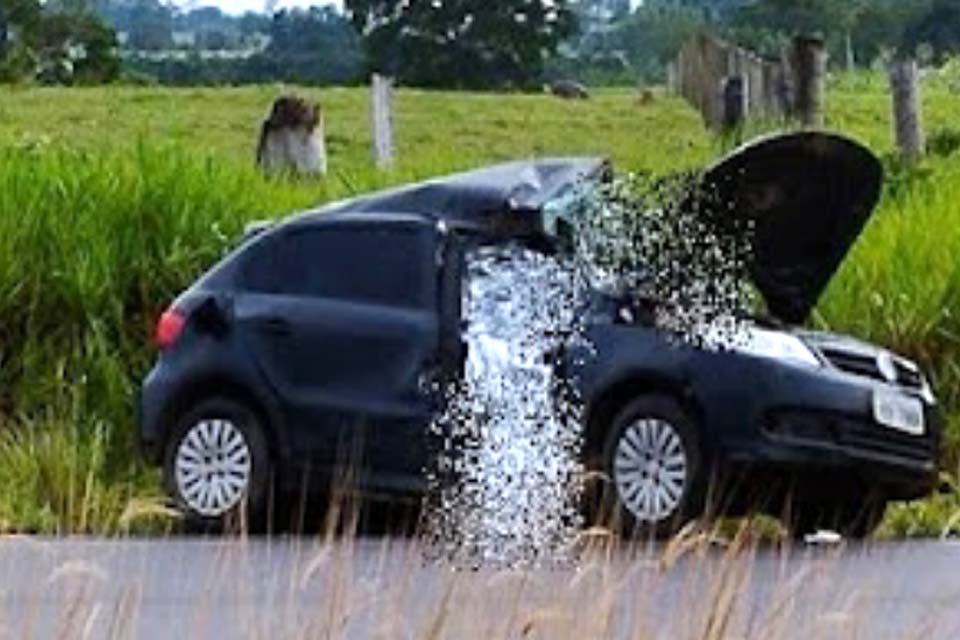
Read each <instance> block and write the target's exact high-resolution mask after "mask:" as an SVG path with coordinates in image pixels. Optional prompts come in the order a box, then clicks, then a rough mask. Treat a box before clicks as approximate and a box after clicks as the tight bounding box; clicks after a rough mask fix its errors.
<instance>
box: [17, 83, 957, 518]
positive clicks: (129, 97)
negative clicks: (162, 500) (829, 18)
mask: <svg viewBox="0 0 960 640" xmlns="http://www.w3.org/2000/svg"><path fill="white" fill-rule="evenodd" d="M273 94H274V90H273V89H270V88H261V89H255V90H223V91H214V90H203V91H180V92H176V91H165V90H142V91H130V90H125V91H118V90H112V89H111V90H91V91H83V90H74V91H70V90H37V91H27V92H23V93H17V94H13V93H11V94H9V95H7V96H6V97H7V98H9V100H8V101H7V102H6V103H5V104H4V105H3V106H2V107H0V111H2V114H3V115H4V116H5V118H4V119H3V121H0V483H2V484H3V486H4V487H6V488H5V490H4V492H3V493H2V494H0V524H3V525H4V526H6V527H8V528H16V529H36V530H44V531H75V530H81V531H98V530H107V531H115V530H119V529H122V528H123V527H124V526H128V525H129V522H128V520H129V516H130V513H131V512H130V511H128V512H127V516H128V518H127V521H123V522H122V521H121V520H122V518H121V516H122V515H123V514H124V510H125V509H126V506H127V504H126V503H129V502H130V500H132V499H141V498H142V499H143V500H146V501H147V502H140V503H134V504H135V507H136V505H140V506H142V505H144V504H148V503H149V501H150V500H153V499H155V498H156V497H157V493H158V490H157V486H158V485H157V482H156V477H155V475H154V474H152V473H151V472H149V471H147V470H145V469H143V468H142V467H141V466H140V465H139V463H138V462H137V457H136V455H134V429H135V426H134V402H135V390H136V387H137V385H138V384H139V381H140V379H141V378H142V376H143V374H144V373H145V371H146V369H147V367H148V366H149V363H150V361H151V359H152V357H153V353H152V350H151V348H150V346H149V338H150V334H151V330H152V326H153V322H154V319H155V318H156V316H157V314H158V312H159V311H160V310H161V309H162V308H163V307H164V306H165V305H166V304H167V303H168V302H169V301H170V300H171V299H172V298H173V297H174V296H175V295H176V294H177V293H179V292H180V291H181V290H182V289H183V288H184V287H185V286H187V285H188V284H189V283H190V282H192V281H193V280H194V279H195V278H196V277H197V276H198V275H199V274H200V273H202V272H203V271H204V270H205V269H206V268H207V267H208V266H209V265H210V264H212V263H213V262H214V261H215V260H216V259H217V258H218V257H219V256H220V255H221V254H222V253H223V252H224V251H225V250H226V249H227V248H228V247H230V246H231V245H232V244H233V243H234V242H235V240H236V238H237V237H238V235H239V234H240V232H241V229H242V228H243V226H244V225H245V223H246V222H249V221H251V220H256V219H262V218H265V217H273V216H277V215H282V214H285V213H287V212H290V211H293V210H296V209H300V208H303V207H307V206H310V205H313V204H318V203H321V202H324V201H327V200H330V199H333V198H337V197H341V196H346V195H350V194H352V193H355V192H362V191H367V190H370V189H373V188H376V187H379V186H383V185H385V184H388V183H396V182H402V181H406V180H409V179H414V178H421V177H425V176H428V175H432V174H437V173H442V172H445V171H449V170H453V169H457V168H462V167H465V166H470V165H475V164H480V163H482V162H485V161H492V160H497V159H502V158H504V157H524V156H530V155H546V154H551V153H575V152H581V153H598V152H604V151H606V152H607V153H609V154H610V155H612V156H614V157H615V158H616V159H617V160H618V161H619V163H620V166H621V167H622V168H624V169H645V170H653V171H667V170H670V169H678V168H684V167H688V166H691V165H696V164H699V163H702V162H703V161H705V160H706V159H707V158H709V157H711V156H712V155H714V154H715V153H716V151H717V149H718V148H719V145H718V144H717V143H716V142H714V141H712V140H711V139H710V138H709V136H707V135H706V133H705V132H704V131H703V130H702V128H701V127H700V126H699V123H698V120H697V117H696V116H695V115H694V114H693V112H692V111H691V110H689V109H687V108H686V107H684V106H683V105H681V104H680V103H679V102H678V101H676V100H673V99H660V100H659V101H658V102H657V103H656V104H654V105H653V106H647V107H637V106H636V105H635V104H634V103H633V101H632V99H631V97H630V96H629V95H628V94H626V93H619V94H618V93H609V94H606V93H605V94H601V96H600V98H599V99H598V100H596V101H594V102H593V103H592V104H587V105H584V104H577V105H570V104H566V103H559V102H557V101H553V100H550V99H548V98H542V97H537V96H517V97H505V96H484V95H456V94H432V93H424V92H410V93H401V96H400V100H399V108H400V112H399V114H398V121H399V126H400V157H401V163H400V166H399V167H398V168H397V170H396V171H394V172H393V173H389V174H379V173H377V172H375V171H373V170H372V169H371V168H370V167H369V159H368V156H369V149H368V144H369V140H368V139H367V136H366V133H365V132H366V115H365V107H364V105H363V94H362V92H359V91H343V90H336V91H331V92H329V93H328V94H325V96H324V102H325V105H326V106H327V107H328V118H329V120H330V122H331V130H330V132H329V133H330V143H331V152H332V154H333V158H332V164H333V167H334V169H335V171H334V174H333V175H331V177H330V178H328V179H327V180H325V181H319V182H297V181H285V180H279V181H271V180H265V179H263V178H262V177H261V176H259V175H257V174H256V173H255V172H254V170H253V169H252V168H251V167H250V166H249V162H248V158H247V157H246V153H247V151H248V149H247V147H248V146H249V144H248V143H249V141H250V140H252V134H253V130H255V126H253V125H255V122H256V118H257V116H258V114H259V113H261V111H262V110H263V109H265V106H266V104H268V103H269V99H270V98H271V97H272V95H273ZM884 99H885V98H884V96H883V95H882V94H877V95H873V96H867V98H864V97H863V96H861V95H859V94H853V93H841V94H838V95H836V96H835V102H836V105H837V106H836V108H835V111H833V112H832V113H834V114H835V115H834V116H833V119H834V123H833V124H834V125H835V126H837V127H839V128H841V129H843V130H847V131H850V132H852V133H854V134H855V135H857V136H858V137H861V138H864V139H866V140H868V141H873V142H872V144H874V146H875V148H878V149H879V151H881V152H882V153H885V152H886V149H887V148H888V147H886V146H884V145H885V144H886V143H882V142H879V140H881V132H880V128H879V125H878V124H877V122H878V121H879V122H881V123H883V124H885V121H883V120H882V118H880V116H878V113H879V114H882V113H883V111H881V109H882V107H883V105H884V104H885V103H884ZM936 104H937V110H936V111H935V114H936V118H937V119H938V122H939V121H940V119H943V120H944V122H946V119H945V118H944V116H942V114H953V115H955V116H960V109H954V110H953V111H951V110H950V109H949V108H948V107H946V106H944V105H943V104H941V102H940V101H938V102H936ZM67 116H70V117H67ZM212 116H215V117H216V118H217V119H218V121H219V123H220V125H219V126H216V127H211V126H210V122H209V121H210V120H211V118H212ZM77 118H80V122H81V124H83V123H86V125H87V126H88V127H89V128H90V129H91V130H87V129H85V128H84V127H83V126H78V125H77ZM83 118H85V120H84V119H83ZM944 126H947V125H946V124H945V125H944ZM351 127H353V129H351ZM154 129H157V130H159V131H161V132H162V133H163V136H160V135H158V134H157V133H156V131H154ZM118 132H119V133H118ZM121 134H122V135H121ZM168 134H169V135H168ZM161 137H162V138H164V139H160V138H161ZM241 153H243V154H244V155H243V156H241V155H240V154H241ZM888 165H889V168H890V171H889V174H890V177H889V180H888V184H887V186H886V189H885V195H884V199H883V202H882V204H881V207H880V209H879V211H878V213H877V215H876V216H875V219H874V221H873V222H872V223H871V225H870V227H869V228H868V230H867V232H866V233H865V235H864V237H863V239H862V241H861V242H860V243H859V244H858V245H857V247H856V249H855V250H854V252H853V255H852V257H851V259H850V260H849V261H848V263H847V264H846V265H845V266H844V267H843V269H842V270H841V272H840V274H839V275H838V277H837V278H836V280H835V282H834V283H833V284H832V286H831V288H830V290H829V292H828V293H827V295H826V297H825V298H824V300H823V301H822V304H821V305H820V308H819V310H818V316H817V321H818V322H819V323H820V324H822V325H825V326H828V327H830V328H833V329H837V330H841V331H847V332H850V333H854V334H856V335H859V336H862V337H864V338H867V339H871V340H875V341H877V342H880V343H882V344H886V345H889V346H891V347H893V348H896V349H898V350H900V351H903V352H905V353H907V354H908V355H911V356H913V357H916V358H917V359H918V360H920V361H921V362H923V363H924V365H925V366H926V367H928V368H929V369H930V370H931V371H932V372H933V373H934V374H935V376H936V381H937V383H938V385H937V386H938V389H939V391H940V393H941V396H942V398H943V400H944V406H945V407H946V409H947V410H948V413H950V415H951V416H953V417H952V418H951V420H952V422H951V424H952V425H953V426H952V427H951V430H950V434H951V441H952V442H953V443H954V444H953V447H952V450H953V451H954V452H955V451H957V450H958V448H960V447H958V444H957V439H958V438H960V422H958V421H957V419H956V417H955V416H956V415H957V408H958V406H960V391H958V390H960V260H958V256H960V156H958V155H956V154H954V155H949V154H947V155H944V156H938V157H933V158H932V159H930V160H929V161H928V162H926V163H925V164H924V165H922V166H921V167H919V168H913V169H905V168H899V167H897V166H896V164H895V163H894V162H892V161H888ZM71 452H73V453H71ZM955 458H956V456H952V459H955ZM71 461H73V462H71ZM80 462H82V464H80ZM951 464H955V463H953V462H951ZM64 483H66V484H64ZM87 486H90V487H92V488H91V489H90V492H89V493H84V491H85V489H84V490H81V489H80V487H87ZM64 487H68V488H69V487H72V488H71V489H69V490H68V489H64ZM64 492H66V493H64ZM950 504H952V503H950ZM950 504H948V505H947V506H942V507H937V511H936V513H937V516H936V518H935V519H936V520H937V521H938V523H939V524H944V523H945V522H946V521H947V520H949V519H950V516H951V515H952V513H953V512H954V511H956V509H954V508H953V506H950ZM136 510H137V509H136V508H134V511H136ZM146 512H150V509H149V508H146ZM902 513H903V512H901V515H902ZM908 515H909V514H908ZM908 515H903V516H902V517H903V518H908ZM146 519H147V520H148V521H149V520H150V518H149V517H148V518H146ZM958 528H960V527H958ZM908 529H909V527H900V528H899V529H897V531H904V530H908ZM921 529H922V532H923V533H929V532H931V529H932V527H928V526H924V527H921V528H919V529H917V531H919V530H921Z"/></svg>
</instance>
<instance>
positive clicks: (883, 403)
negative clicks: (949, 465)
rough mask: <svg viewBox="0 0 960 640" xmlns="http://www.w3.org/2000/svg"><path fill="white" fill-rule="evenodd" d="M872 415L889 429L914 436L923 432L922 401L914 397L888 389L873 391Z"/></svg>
mask: <svg viewBox="0 0 960 640" xmlns="http://www.w3.org/2000/svg"><path fill="white" fill-rule="evenodd" d="M873 417H874V419H876V421H877V422H879V423H880V424H882V425H883V426H885V427H889V428H890V429H896V430H897V431H903V432H904V433H909V434H911V435H914V436H922V435H923V432H924V419H923V403H922V402H921V401H920V400H918V399H916V398H910V397H907V396H904V395H901V394H899V393H892V392H889V391H879V390H878V391H875V392H874V393H873Z"/></svg>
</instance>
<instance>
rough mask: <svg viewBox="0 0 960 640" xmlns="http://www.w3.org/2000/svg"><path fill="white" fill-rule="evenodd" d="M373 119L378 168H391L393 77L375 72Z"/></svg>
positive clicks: (372, 97)
mask: <svg viewBox="0 0 960 640" xmlns="http://www.w3.org/2000/svg"><path fill="white" fill-rule="evenodd" d="M370 112H371V114H372V119H373V157H374V161H375V163H376V165H377V168H378V169H389V168H390V167H392V166H393V161H394V144H393V79H392V78H387V77H385V76H382V75H380V74H378V73H375V74H373V78H372V81H371V109H370Z"/></svg>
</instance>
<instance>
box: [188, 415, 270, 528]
mask: <svg viewBox="0 0 960 640" xmlns="http://www.w3.org/2000/svg"><path fill="white" fill-rule="evenodd" d="M174 464H175V473H176V482H177V490H178V492H179V494H180V496H181V498H182V499H183V501H184V502H185V503H186V505H187V506H188V507H190V509H192V510H193V511H195V512H197V513H198V514H200V515H202V516H206V517H218V516H222V515H224V514H226V513H228V512H229V511H230V510H232V509H234V508H235V507H236V506H237V505H238V504H240V502H241V501H242V500H243V498H244V497H245V496H246V494H247V489H248V486H249V484H250V474H251V470H252V462H251V455H250V448H249V446H248V445H247V441H246V438H244V436H243V433H242V432H241V431H240V430H239V429H238V428H237V427H236V425H235V424H234V423H233V422H232V421H230V420H224V419H210V420H201V421H199V422H198V423H197V424H195V425H194V426H193V427H192V428H191V429H190V430H189V431H188V432H187V434H186V435H185V436H184V437H183V440H181V441H180V446H179V447H178V448H177V455H176V459H175V461H174Z"/></svg>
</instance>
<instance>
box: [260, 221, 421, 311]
mask: <svg viewBox="0 0 960 640" xmlns="http://www.w3.org/2000/svg"><path fill="white" fill-rule="evenodd" d="M430 244H431V243H429V242H428V238H427V235H426V232H425V231H424V230H421V229H417V228H415V227H410V226H399V225H398V226H389V227H384V226H382V225H369V224H368V225H343V226H329V227H317V228H312V229H298V230H294V231H290V232H288V233H286V234H282V235H278V236H276V237H274V238H273V239H272V242H271V245H272V246H271V247H270V248H269V249H268V250H263V251H262V255H261V256H260V261H261V265H260V266H253V267H252V268H251V269H250V270H249V271H248V279H247V282H248V284H249V286H250V287H251V288H253V289H254V290H259V291H269V292H272V293H281V294H286V295H299V296H309V297H317V298H332V299H337V300H345V301H351V302H361V303H368V304H384V305H392V306H403V307H411V308H422V307H425V306H428V305H429V304H430V300H431V299H432V291H433V278H432V275H431V274H432V272H433V263H432V259H431V256H432V249H431V247H430ZM254 260H255V261H256V258H254ZM265 272H268V273H269V275H267V273H265Z"/></svg>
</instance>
